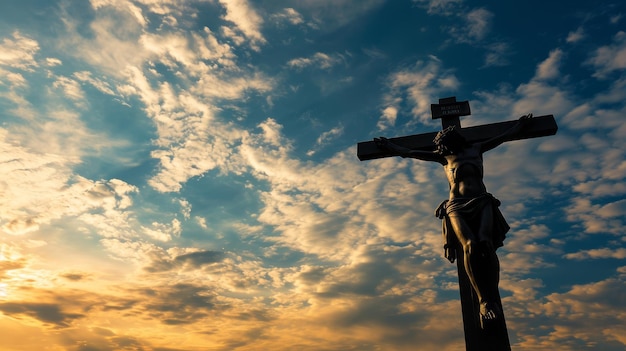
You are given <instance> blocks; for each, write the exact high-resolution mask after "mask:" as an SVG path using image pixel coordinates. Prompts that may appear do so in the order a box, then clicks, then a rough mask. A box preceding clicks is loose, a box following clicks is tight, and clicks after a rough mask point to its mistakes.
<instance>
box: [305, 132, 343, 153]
mask: <svg viewBox="0 0 626 351" xmlns="http://www.w3.org/2000/svg"><path fill="white" fill-rule="evenodd" d="M343 133H344V128H343V126H337V127H335V128H332V129H331V130H329V131H326V132H324V133H322V134H321V135H320V136H319V137H318V138H317V140H316V141H315V147H314V148H313V149H311V150H309V151H307V156H312V155H314V154H315V153H316V152H317V151H319V150H320V149H321V148H323V147H324V146H326V145H327V144H328V143H330V142H332V141H333V140H335V139H337V138H338V137H340V136H341V135H343Z"/></svg>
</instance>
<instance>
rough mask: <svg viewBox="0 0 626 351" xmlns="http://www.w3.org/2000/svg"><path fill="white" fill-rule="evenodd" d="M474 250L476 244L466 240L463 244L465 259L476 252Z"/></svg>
mask: <svg viewBox="0 0 626 351" xmlns="http://www.w3.org/2000/svg"><path fill="white" fill-rule="evenodd" d="M476 249H477V247H476V244H475V243H474V242H473V241H472V240H471V239H467V240H465V242H464V243H463V253H464V254H465V257H469V256H470V255H471V254H472V253H474V252H475V251H476Z"/></svg>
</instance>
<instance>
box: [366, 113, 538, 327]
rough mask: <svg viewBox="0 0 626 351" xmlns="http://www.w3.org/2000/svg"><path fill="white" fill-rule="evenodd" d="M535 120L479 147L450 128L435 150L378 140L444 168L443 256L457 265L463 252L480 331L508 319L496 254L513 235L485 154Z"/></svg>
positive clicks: (521, 123)
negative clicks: (491, 187) (488, 177)
mask: <svg viewBox="0 0 626 351" xmlns="http://www.w3.org/2000/svg"><path fill="white" fill-rule="evenodd" d="M530 118H532V114H528V115H525V116H522V117H520V119H519V120H518V122H517V123H516V124H515V125H514V126H513V127H512V128H510V129H509V130H508V131H506V132H504V133H503V134H501V135H499V136H496V137H494V138H491V139H489V140H486V141H484V142H477V143H469V142H468V141H467V140H466V139H465V138H464V137H463V136H462V135H461V134H460V133H459V132H458V131H457V130H456V127H455V126H450V127H448V128H446V129H444V130H442V131H440V132H439V133H437V136H436V137H435V139H434V140H433V142H434V143H435V147H436V148H435V150H434V151H422V150H412V149H408V148H405V147H402V146H399V145H396V144H393V143H392V142H391V141H389V140H388V139H387V138H384V137H381V138H375V139H374V141H375V142H376V145H377V146H378V147H380V148H383V149H386V150H387V151H389V152H390V153H392V154H393V155H395V156H402V157H410V158H415V159H418V160H424V161H434V162H438V163H440V164H441V165H443V168H444V170H445V172H446V178H447V179H448V183H449V185H450V196H449V198H448V200H445V201H443V202H442V203H441V205H439V207H438V208H437V210H436V212H435V215H436V216H437V217H439V218H440V219H442V220H443V237H444V255H445V257H446V258H447V259H448V260H449V261H450V262H454V261H455V260H456V258H457V254H456V250H457V248H458V249H460V250H463V258H464V262H463V264H464V267H465V272H466V273H467V276H468V278H469V281H470V283H471V285H472V289H473V290H474V292H475V293H476V296H477V297H478V302H479V305H480V311H479V313H480V321H481V326H482V325H483V323H485V322H488V321H491V320H495V319H498V318H501V317H502V316H503V313H502V309H501V307H500V306H499V304H498V303H497V302H496V301H498V296H499V294H498V283H499V281H500V263H499V261H498V256H497V255H496V249H497V248H499V247H501V246H502V245H503V242H504V237H505V234H506V233H507V232H508V230H509V225H508V224H507V223H506V220H505V219H504V217H503V216H502V213H501V212H500V210H499V208H498V207H499V206H500V201H499V200H498V199H496V198H495V197H493V195H491V194H490V193H488V192H487V188H486V187H485V184H484V183H483V153H485V152H487V151H489V150H492V149H494V148H495V147H497V146H499V145H500V144H502V143H503V142H505V141H507V138H509V137H510V136H511V135H514V134H515V133H518V132H519V131H520V130H521V128H523V126H524V124H525V122H526V121H527V120H529V119H530Z"/></svg>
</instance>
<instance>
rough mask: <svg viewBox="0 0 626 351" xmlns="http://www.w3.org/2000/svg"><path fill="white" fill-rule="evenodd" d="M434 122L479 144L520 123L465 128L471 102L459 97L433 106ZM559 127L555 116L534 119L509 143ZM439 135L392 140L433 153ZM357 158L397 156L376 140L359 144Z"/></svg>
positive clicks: (547, 133)
mask: <svg viewBox="0 0 626 351" xmlns="http://www.w3.org/2000/svg"><path fill="white" fill-rule="evenodd" d="M431 111H432V114H433V119H441V126H442V129H445V128H447V127H448V126H450V125H455V126H456V127H457V128H458V129H459V131H460V133H461V134H462V135H463V136H464V137H465V139H466V140H467V141H469V142H470V143H476V142H481V141H485V140H488V139H491V138H493V137H495V136H498V135H500V134H502V133H504V132H505V131H507V130H509V129H510V128H511V127H512V126H513V125H515V123H517V120H515V121H507V122H499V123H491V124H484V125H481V126H475V127H468V128H461V122H460V121H459V117H460V116H468V115H470V114H471V113H470V107H469V102H468V101H460V102H457V101H456V97H450V98H445V99H439V104H432V105H431ZM556 131H557V125H556V121H555V120H554V116H552V115H545V116H539V117H533V118H532V119H531V120H529V121H528V123H527V124H526V125H525V126H524V129H523V130H522V131H520V132H519V133H517V134H515V135H512V136H511V137H510V138H509V139H508V140H507V141H512V140H521V139H529V138H537V137H543V136H549V135H554V134H556ZM435 135H437V132H431V133H423V134H416V135H409V136H402V137H397V138H389V141H391V142H393V143H394V144H396V145H400V146H404V147H406V148H409V149H412V150H424V151H433V150H434V149H435V144H434V143H433V139H434V138H435ZM357 156H358V158H359V160H361V161H366V160H373V159H377V158H383V157H390V156H393V155H392V154H391V153H389V151H387V150H382V149H380V148H379V147H378V146H376V143H375V142H374V141H364V142H360V143H358V144H357Z"/></svg>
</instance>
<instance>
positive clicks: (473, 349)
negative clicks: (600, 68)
mask: <svg viewBox="0 0 626 351" xmlns="http://www.w3.org/2000/svg"><path fill="white" fill-rule="evenodd" d="M431 111H432V118H433V119H441V126H442V129H445V128H447V127H449V126H452V125H454V126H456V129H457V130H458V131H459V133H460V134H461V135H463V137H465V139H466V140H467V141H468V142H469V143H471V144H473V143H479V142H482V141H486V140H490V139H492V138H494V137H496V136H501V135H503V134H504V133H505V132H507V131H509V130H510V129H511V128H512V127H513V126H514V125H515V124H516V123H518V121H517V120H515V121H508V122H500V123H492V124H485V125H481V126H476V127H469V128H461V123H460V120H459V117H460V116H467V115H470V114H471V112H470V107H469V102H468V101H460V102H457V101H456V97H449V98H445V99H439V104H432V105H431ZM556 131H557V125H556V121H555V120H554V117H553V116H552V115H546V116H539V117H534V118H532V119H529V120H527V121H526V122H525V124H524V128H521V129H520V131H519V132H517V133H515V134H511V135H509V136H508V137H507V139H506V140H505V141H511V140H521V139H528V138H536V137H543V136H549V135H554V134H556ZM436 135H437V132H431V133H424V134H416V135H409V136H404V137H397V138H390V139H389V141H390V142H392V143H393V144H395V145H399V146H401V147H405V148H408V149H411V150H423V151H434V150H435V143H434V142H433V139H434V138H435V136H436ZM396 155H397V154H392V153H391V152H390V151H389V150H388V149H385V148H379V147H378V146H377V144H376V142H374V141H365V142H360V143H358V145H357V156H358V158H359V160H361V161H365V160H372V159H377V158H383V157H390V156H396ZM456 258H457V270H458V278H459V288H460V294H461V309H462V313H463V329H464V332H465V346H466V350H467V351H510V350H511V346H510V344H509V337H508V333H507V329H506V322H505V320H504V315H502V318H498V319H497V321H496V323H494V324H491V325H489V326H488V327H481V321H480V317H479V313H478V311H479V308H480V307H479V303H478V298H477V296H476V294H475V292H474V290H473V289H472V286H471V283H470V280H469V278H468V276H467V273H466V271H465V267H464V264H463V262H464V257H463V250H460V249H459V248H457V249H456ZM496 303H497V304H498V305H499V306H500V309H502V302H501V300H500V296H499V293H498V296H497V301H496Z"/></svg>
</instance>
